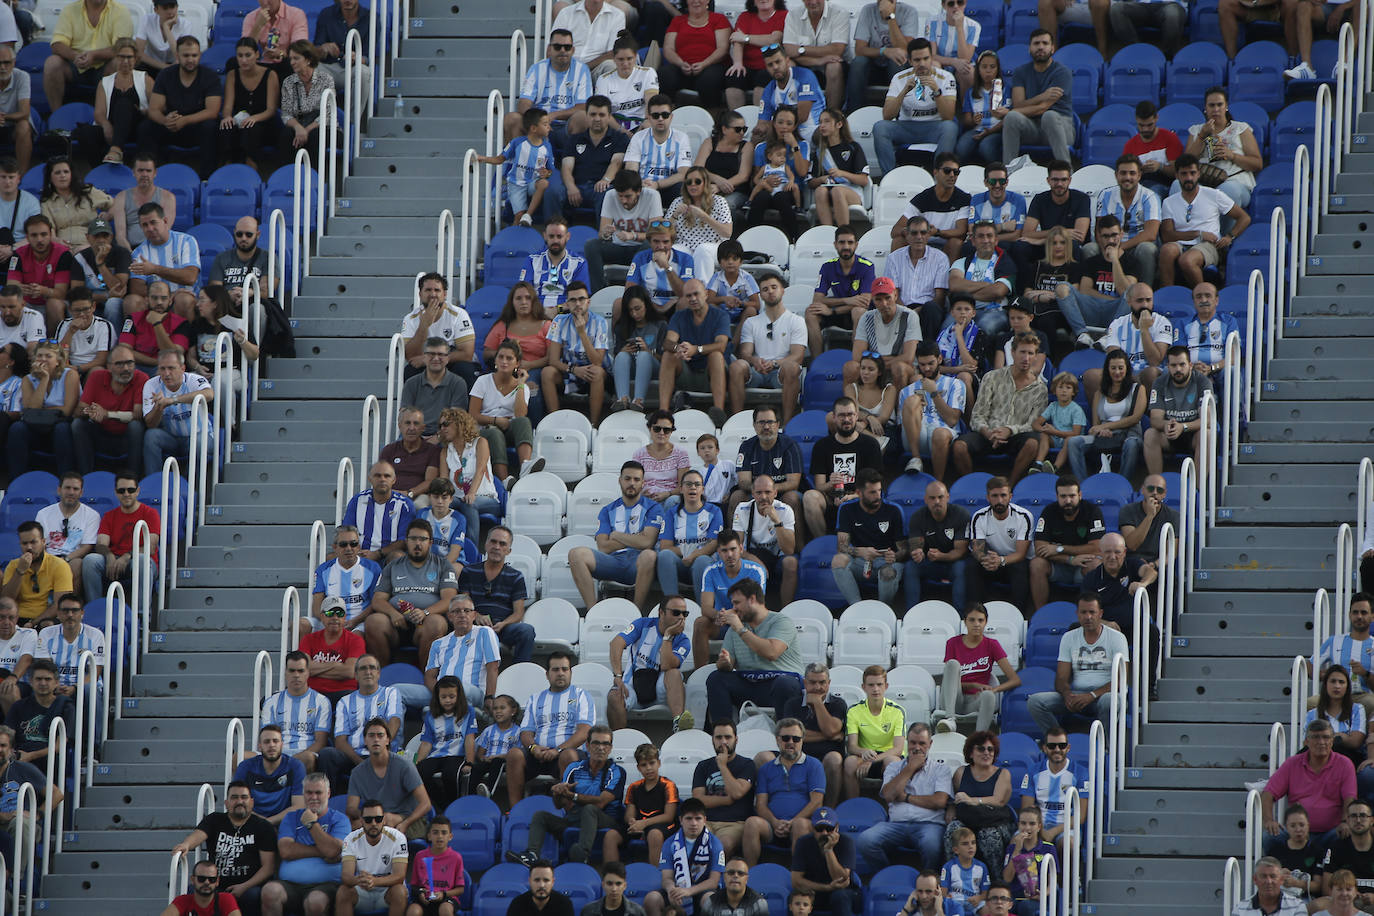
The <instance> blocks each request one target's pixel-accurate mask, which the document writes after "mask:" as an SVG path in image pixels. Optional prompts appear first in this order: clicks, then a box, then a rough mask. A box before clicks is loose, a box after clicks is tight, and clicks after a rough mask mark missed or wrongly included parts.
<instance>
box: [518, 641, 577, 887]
mask: <svg viewBox="0 0 1374 916" xmlns="http://www.w3.org/2000/svg"><path fill="white" fill-rule="evenodd" d="M544 676H545V678H546V679H547V680H548V682H549V686H548V689H547V690H541V691H539V692H538V693H535V694H531V695H530V697H529V699H528V700H526V701H525V717H524V719H522V720H521V722H520V739H519V741H520V743H519V744H518V745H516V746H515V747H512V748H511V749H510V750H509V751H507V752H506V773H507V775H506V791H507V793H508V794H509V795H510V803H511V804H512V805H515V804H516V803H517V802H519V801H520V800H521V799H522V798H524V797H525V781H526V780H527V779H533V778H534V777H536V776H552V777H554V778H558V777H560V776H562V775H563V774H564V773H566V772H567V769H568V767H570V766H572V765H573V764H574V763H577V762H578V761H579V760H580V759H581V756H582V755H581V750H582V745H584V744H586V742H587V737H588V735H590V734H591V728H592V725H593V724H594V723H595V722H596V704H595V703H594V702H593V701H592V698H591V696H590V695H589V694H588V693H587V691H585V690H583V689H582V688H581V687H577V686H575V685H574V684H573V682H572V656H571V655H570V654H569V653H567V652H564V651H563V650H562V649H555V650H554V651H553V652H551V653H549V662H548V668H547V670H546V671H545V675H544ZM526 864H528V863H526ZM531 867H533V866H531Z"/></svg>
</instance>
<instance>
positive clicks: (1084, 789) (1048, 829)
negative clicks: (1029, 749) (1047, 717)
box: [1021, 726, 1089, 845]
mask: <svg viewBox="0 0 1374 916" xmlns="http://www.w3.org/2000/svg"><path fill="white" fill-rule="evenodd" d="M1040 747H1041V749H1042V751H1043V752H1044V754H1045V764H1044V766H1042V767H1040V768H1039V769H1038V770H1036V771H1035V772H1034V773H1030V774H1028V775H1027V776H1025V777H1023V779H1022V782H1021V810H1023V811H1026V810H1029V809H1032V808H1034V809H1036V810H1038V811H1040V812H1041V826H1040V836H1041V837H1043V838H1044V839H1045V840H1046V841H1048V842H1053V843H1057V844H1060V845H1062V843H1063V840H1062V837H1063V834H1064V830H1065V828H1066V827H1067V826H1068V811H1069V809H1068V805H1066V804H1065V802H1064V790H1065V789H1067V788H1068V787H1070V786H1073V787H1074V788H1075V789H1076V790H1077V791H1078V793H1079V796H1080V800H1081V804H1079V806H1078V819H1079V823H1084V822H1086V821H1087V818H1088V805H1087V794H1088V789H1089V783H1088V780H1087V773H1085V772H1081V771H1080V767H1078V766H1077V765H1072V764H1070V762H1069V735H1068V733H1067V732H1066V731H1064V729H1063V728H1061V727H1059V726H1055V727H1054V728H1052V729H1051V730H1050V731H1048V732H1046V733H1045V737H1044V738H1043V739H1042V740H1041V742H1040Z"/></svg>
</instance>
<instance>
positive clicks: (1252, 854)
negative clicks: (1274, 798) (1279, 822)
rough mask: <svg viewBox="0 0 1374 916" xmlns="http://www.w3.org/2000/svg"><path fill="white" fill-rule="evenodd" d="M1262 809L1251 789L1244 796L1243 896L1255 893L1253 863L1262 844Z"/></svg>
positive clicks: (1258, 854)
mask: <svg viewBox="0 0 1374 916" xmlns="http://www.w3.org/2000/svg"><path fill="white" fill-rule="evenodd" d="M1263 812H1264V807H1263V805H1262V804H1261V802H1260V794H1259V793H1258V792H1256V791H1255V790H1254V789H1251V790H1250V791H1249V792H1247V793H1246V795H1245V873H1244V876H1243V877H1244V884H1245V893H1244V896H1246V897H1249V896H1250V895H1251V894H1253V893H1254V892H1255V863H1256V862H1257V861H1259V858H1260V848H1261V844H1262V843H1263V842H1264V814H1263Z"/></svg>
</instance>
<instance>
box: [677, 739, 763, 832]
mask: <svg viewBox="0 0 1374 916" xmlns="http://www.w3.org/2000/svg"><path fill="white" fill-rule="evenodd" d="M727 766H729V767H730V775H731V776H734V777H735V778H736V779H747V780H749V783H750V785H751V786H752V785H753V783H754V781H755V778H756V777H757V775H758V772H757V769H756V768H755V766H754V761H753V760H750V759H749V758H747V757H741V756H739V755H738V754H736V755H735V756H734V757H732V758H730V762H729V764H727ZM698 788H702V789H705V790H706V794H707V795H724V794H725V783H724V781H723V780H722V779H721V778H720V767H719V766H717V765H716V758H714V757H707V758H706V759H705V760H702V761H701V762H699V763H698V764H697V768H696V770H695V771H693V773H692V789H693V791H695V790H696V789H698ZM753 813H754V793H753V790H752V789H751V790H750V791H748V792H746V793H744V797H743V798H740V799H738V800H736V801H732V802H730V804H728V805H721V806H720V807H719V808H707V809H706V819H707V820H710V821H743V820H745V819H747V818H748V817H749V815H751V814H753Z"/></svg>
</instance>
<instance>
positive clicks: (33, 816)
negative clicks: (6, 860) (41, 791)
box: [11, 782, 38, 916]
mask: <svg viewBox="0 0 1374 916" xmlns="http://www.w3.org/2000/svg"><path fill="white" fill-rule="evenodd" d="M14 816H15V818H16V823H15V825H14V854H15V856H17V857H18V859H19V861H20V862H22V863H24V864H23V867H18V866H16V867H15V869H14V875H13V876H12V878H13V883H12V888H11V890H12V894H13V897H14V912H15V913H18V912H19V911H20V910H21V906H20V904H21V902H22V903H23V906H22V909H23V912H24V914H25V916H33V898H34V896H35V895H34V894H33V890H34V886H33V878H34V858H35V855H34V854H35V852H36V851H37V849H38V837H37V835H36V834H37V831H38V823H37V822H38V795H37V794H36V793H35V792H34V789H33V786H32V785H30V784H29V783H27V782H21V783H20V784H19V797H18V799H17V800H16V802H15V807H14ZM21 879H27V880H25V881H24V883H23V884H21V883H20V882H21ZM22 887H27V888H28V889H29V892H30V893H29V894H28V895H27V899H26V897H25V895H24V894H23V893H22V891H21V888H22Z"/></svg>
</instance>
